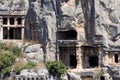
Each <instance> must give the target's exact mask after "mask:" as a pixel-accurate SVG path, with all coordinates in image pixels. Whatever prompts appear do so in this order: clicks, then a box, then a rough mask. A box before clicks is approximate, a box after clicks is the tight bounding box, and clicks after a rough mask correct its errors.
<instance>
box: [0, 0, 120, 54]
mask: <svg viewBox="0 0 120 80" xmlns="http://www.w3.org/2000/svg"><path fill="white" fill-rule="evenodd" d="M119 2H120V0H89V1H88V0H24V1H21V0H0V10H25V11H26V21H25V26H26V27H25V38H26V39H28V40H31V35H32V33H31V26H36V31H37V32H36V35H37V37H38V40H39V42H40V43H41V44H42V45H43V46H47V48H48V47H53V49H54V50H55V43H56V37H57V35H56V32H57V28H59V27H63V28H64V27H67V28H69V27H72V28H74V29H75V30H76V31H77V32H78V34H77V35H78V36H77V37H78V38H80V39H82V40H87V41H88V42H89V43H92V44H93V42H94V36H95V35H101V37H102V42H103V44H104V46H105V47H106V48H119V46H120V43H119V42H120V39H119V35H120V27H119V25H120V14H119V12H120V4H119ZM81 26H82V27H84V29H85V32H84V31H81V29H80V27H81ZM44 48H45V47H44ZM45 52H46V51H45ZM54 52H55V51H54Z"/></svg>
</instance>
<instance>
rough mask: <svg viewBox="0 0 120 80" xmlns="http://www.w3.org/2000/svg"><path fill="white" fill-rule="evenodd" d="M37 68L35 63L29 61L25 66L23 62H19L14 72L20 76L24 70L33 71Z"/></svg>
mask: <svg viewBox="0 0 120 80" xmlns="http://www.w3.org/2000/svg"><path fill="white" fill-rule="evenodd" d="M35 66H36V64H35V63H34V62H31V61H29V62H28V63H27V64H25V63H24V62H22V61H19V62H17V63H16V64H15V65H14V70H13V71H14V72H16V74H19V73H20V71H21V70H23V69H32V68H34V67H35Z"/></svg>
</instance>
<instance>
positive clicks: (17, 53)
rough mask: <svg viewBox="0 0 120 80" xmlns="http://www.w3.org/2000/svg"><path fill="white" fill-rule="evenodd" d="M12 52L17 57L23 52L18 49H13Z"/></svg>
mask: <svg viewBox="0 0 120 80" xmlns="http://www.w3.org/2000/svg"><path fill="white" fill-rule="evenodd" d="M11 52H12V53H13V54H14V55H17V56H19V54H20V53H21V52H22V50H21V49H20V48H18V47H14V48H12V49H11Z"/></svg>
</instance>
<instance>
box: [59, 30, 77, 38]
mask: <svg viewBox="0 0 120 80" xmlns="http://www.w3.org/2000/svg"><path fill="white" fill-rule="evenodd" d="M57 35H58V39H59V40H76V39H77V32H76V31H75V30H68V31H59V32H57Z"/></svg>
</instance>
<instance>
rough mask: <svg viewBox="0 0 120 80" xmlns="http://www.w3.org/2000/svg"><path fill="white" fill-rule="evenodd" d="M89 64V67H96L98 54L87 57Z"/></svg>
mask: <svg viewBox="0 0 120 80" xmlns="http://www.w3.org/2000/svg"><path fill="white" fill-rule="evenodd" d="M89 66H90V67H93V68H94V67H98V56H92V57H90V58H89Z"/></svg>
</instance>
